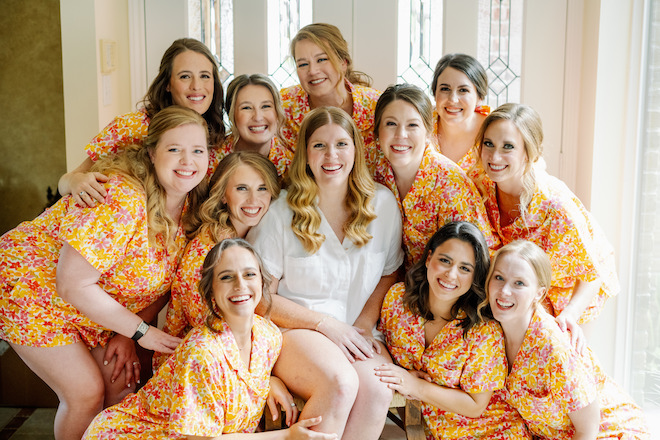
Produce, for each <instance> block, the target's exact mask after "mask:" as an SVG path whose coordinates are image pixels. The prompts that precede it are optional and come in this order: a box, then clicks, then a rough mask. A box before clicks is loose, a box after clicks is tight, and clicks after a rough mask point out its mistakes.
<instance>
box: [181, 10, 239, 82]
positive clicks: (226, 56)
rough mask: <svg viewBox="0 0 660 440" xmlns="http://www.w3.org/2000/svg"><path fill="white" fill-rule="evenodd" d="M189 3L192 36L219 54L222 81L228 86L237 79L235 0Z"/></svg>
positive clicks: (217, 56) (216, 54) (217, 57)
mask: <svg viewBox="0 0 660 440" xmlns="http://www.w3.org/2000/svg"><path fill="white" fill-rule="evenodd" d="M189 4H190V5H191V7H189V8H188V10H189V14H190V17H189V22H190V34H191V35H193V36H194V37H196V38H198V39H199V40H200V41H202V42H204V44H206V45H207V46H208V48H209V49H210V50H211V52H212V53H213V54H215V56H216V59H217V61H218V67H219V71H220V81H222V83H223V85H225V86H226V84H228V83H229V81H231V79H232V78H233V77H234V19H233V0H189ZM195 4H197V5H195ZM197 14H199V15H197ZM197 29H198V30H197Z"/></svg>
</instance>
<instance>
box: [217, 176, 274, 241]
mask: <svg viewBox="0 0 660 440" xmlns="http://www.w3.org/2000/svg"><path fill="white" fill-rule="evenodd" d="M271 197H272V194H271V193H270V191H268V188H267V186H266V182H265V181H264V178H263V176H262V175H261V173H259V171H257V170H256V169H255V168H253V167H251V166H250V165H247V164H241V165H239V166H238V167H237V168H236V170H235V171H234V173H233V174H232V175H231V176H230V177H229V179H228V180H227V189H226V191H225V196H224V197H223V198H222V202H223V203H226V204H227V207H228V208H229V218H230V220H231V224H232V226H233V227H234V229H236V233H237V235H238V236H239V237H244V236H245V235H246V234H247V232H248V230H249V229H250V228H251V227H252V226H255V225H257V224H258V223H259V221H261V218H262V217H263V216H264V214H265V213H266V211H268V207H269V206H270V201H271Z"/></svg>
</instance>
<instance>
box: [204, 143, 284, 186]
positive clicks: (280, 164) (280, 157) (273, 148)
mask: <svg viewBox="0 0 660 440" xmlns="http://www.w3.org/2000/svg"><path fill="white" fill-rule="evenodd" d="M234 142H235V141H234V136H233V135H232V134H228V135H227V136H226V137H225V141H224V142H223V143H222V145H221V146H220V149H219V152H218V155H217V161H218V163H220V161H221V160H222V159H224V157H225V156H226V155H228V154H229V153H231V152H233V151H234ZM268 160H270V161H271V162H272V163H273V165H275V168H276V169H277V175H278V176H280V177H282V176H284V175H285V174H286V172H287V171H288V170H289V167H290V166H291V161H292V160H293V151H292V150H291V149H289V148H287V145H286V143H285V142H284V141H283V140H282V139H280V138H279V137H277V136H275V137H274V138H273V139H272V140H271V142H270V151H269V152H268ZM218 163H215V164H214V165H213V170H215V169H216V168H217V166H218Z"/></svg>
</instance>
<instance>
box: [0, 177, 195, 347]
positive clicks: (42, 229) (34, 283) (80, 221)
mask: <svg viewBox="0 0 660 440" xmlns="http://www.w3.org/2000/svg"><path fill="white" fill-rule="evenodd" d="M105 187H106V190H107V192H108V195H107V197H106V200H105V203H99V204H97V205H96V206H95V207H93V208H87V207H85V208H81V207H79V206H77V205H76V203H75V201H74V200H73V198H72V197H71V196H66V197H64V198H62V199H60V200H59V201H58V202H57V203H56V204H55V205H54V206H52V207H51V208H49V209H48V210H46V211H45V212H44V213H43V214H41V215H40V216H39V217H37V218H36V219H34V220H32V221H29V222H24V223H21V224H20V225H19V226H18V227H16V229H13V230H12V231H9V232H7V233H6V234H5V235H4V236H3V237H2V238H1V239H0V262H1V264H0V338H2V339H5V340H7V341H9V342H12V343H14V344H19V345H28V346H34V347H55V346H59V345H68V344H73V343H75V342H78V341H80V340H82V341H84V342H85V344H87V345H88V346H89V347H94V346H96V345H98V344H101V345H105V343H106V342H107V340H108V339H109V338H110V336H111V334H112V333H111V332H110V331H109V330H108V329H105V328H103V327H101V326H100V325H98V324H96V323H94V322H93V321H92V320H90V319H89V318H87V317H86V316H85V315H83V314H82V313H81V312H80V311H78V310H77V309H76V308H75V307H73V306H72V305H71V304H69V303H67V302H65V301H64V300H63V299H62V298H61V297H60V296H59V295H58V294H57V292H56V286H55V278H56V268H57V262H58V260H59V254H60V249H61V248H62V245H63V244H64V243H67V244H69V245H70V246H71V247H73V248H74V249H75V250H76V251H78V252H79V253H80V254H81V255H82V256H83V257H84V258H85V259H86V260H87V261H88V262H89V263H90V264H91V265H92V266H94V268H95V269H96V270H98V271H99V272H100V273H101V277H100V278H99V281H98V285H99V287H100V288H101V289H103V290H104V291H105V292H107V293H108V294H109V295H110V296H111V297H112V298H113V299H115V300H116V301H117V302H119V303H120V304H121V305H122V306H124V307H126V308H127V309H128V310H130V311H131V312H133V313H137V312H139V311H141V310H142V309H144V308H146V307H147V306H148V305H150V304H151V303H153V302H154V301H155V300H156V299H158V298H159V297H160V296H162V295H164V294H165V293H167V291H168V290H169V288H170V284H171V282H172V278H173V276H174V269H175V268H176V266H177V263H178V260H179V258H180V254H181V251H182V250H183V248H184V247H185V243H186V239H185V235H184V231H183V228H182V227H179V229H178V231H177V236H176V249H175V250H174V251H173V252H172V253H168V252H167V250H166V249H164V246H163V243H162V242H159V243H158V246H150V245H149V240H148V233H149V230H148V224H147V207H146V197H145V195H144V191H143V190H142V189H141V188H137V187H134V186H132V185H131V184H129V183H128V182H126V181H125V180H124V179H123V178H122V177H120V176H113V177H111V179H110V180H109V181H108V183H106V184H105Z"/></svg>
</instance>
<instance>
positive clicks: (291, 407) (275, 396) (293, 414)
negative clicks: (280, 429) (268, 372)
mask: <svg viewBox="0 0 660 440" xmlns="http://www.w3.org/2000/svg"><path fill="white" fill-rule="evenodd" d="M266 403H267V404H268V409H270V413H271V414H272V415H273V420H277V418H278V417H279V415H280V410H279V408H278V407H277V405H278V404H279V405H281V406H282V409H284V411H285V412H286V421H285V422H286V426H291V425H292V424H293V423H295V421H296V420H298V407H297V406H296V404H295V403H294V401H293V396H292V395H291V393H289V390H288V389H287V388H286V385H284V382H282V381H281V380H280V379H279V378H277V377H275V376H270V390H269V392H268V400H266Z"/></svg>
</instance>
